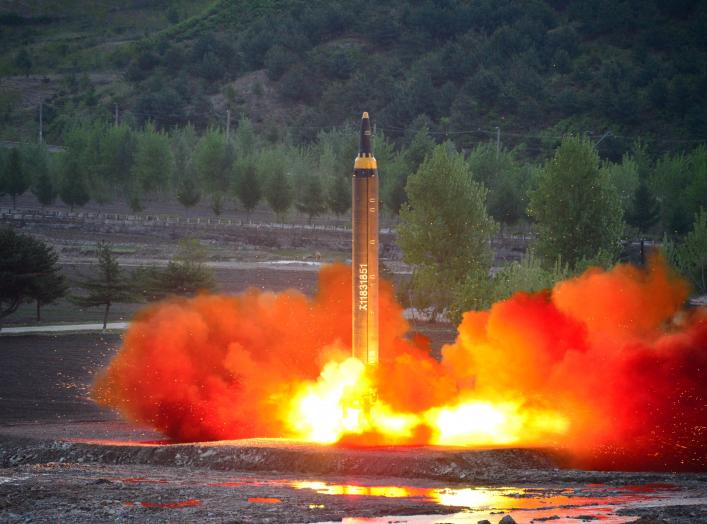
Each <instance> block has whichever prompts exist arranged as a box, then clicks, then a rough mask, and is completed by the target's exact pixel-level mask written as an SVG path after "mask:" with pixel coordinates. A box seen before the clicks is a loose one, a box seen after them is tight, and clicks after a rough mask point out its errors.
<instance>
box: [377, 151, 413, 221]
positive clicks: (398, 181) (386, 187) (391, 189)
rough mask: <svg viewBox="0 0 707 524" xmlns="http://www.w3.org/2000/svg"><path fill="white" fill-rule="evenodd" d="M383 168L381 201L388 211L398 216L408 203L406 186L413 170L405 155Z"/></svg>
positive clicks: (399, 156)
mask: <svg viewBox="0 0 707 524" xmlns="http://www.w3.org/2000/svg"><path fill="white" fill-rule="evenodd" d="M381 166H382V170H381V177H380V179H381V194H382V197H383V198H382V199H381V200H382V202H383V204H385V206H386V207H387V208H388V211H390V212H391V213H393V215H397V214H398V213H400V208H401V207H402V206H403V204H405V202H407V193H405V185H406V184H407V180H408V175H409V174H410V171H411V170H410V167H409V166H408V164H407V162H406V160H405V157H404V156H403V155H396V156H395V157H394V159H393V160H392V162H391V163H390V164H388V165H386V166H383V164H381Z"/></svg>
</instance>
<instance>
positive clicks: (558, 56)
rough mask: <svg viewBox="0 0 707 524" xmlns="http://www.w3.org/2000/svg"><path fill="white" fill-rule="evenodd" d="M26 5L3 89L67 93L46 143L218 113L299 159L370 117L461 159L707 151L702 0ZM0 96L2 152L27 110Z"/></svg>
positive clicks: (215, 117) (206, 119)
mask: <svg viewBox="0 0 707 524" xmlns="http://www.w3.org/2000/svg"><path fill="white" fill-rule="evenodd" d="M33 3H37V4H38V5H39V4H41V2H21V3H20V2H9V4H8V5H11V7H3V8H2V11H0V15H2V16H1V17H0V24H2V33H3V46H2V56H1V58H0V74H2V75H3V76H4V77H9V76H13V75H14V76H15V77H17V76H20V77H21V75H24V74H29V75H30V78H31V75H49V74H51V73H58V74H61V75H64V76H63V77H61V78H64V81H63V82H62V83H60V85H59V86H58V87H55V88H53V89H49V88H47V89H46V90H45V95H46V96H45V103H46V106H47V107H46V110H45V114H44V118H45V122H47V123H48V133H50V136H52V135H53V136H52V139H53V140H54V141H57V142H60V141H61V140H62V135H63V130H64V129H66V128H67V126H69V125H70V124H71V123H72V122H73V121H74V120H75V119H77V118H81V119H85V118H89V119H91V118H103V119H110V118H113V116H114V112H115V110H116V109H118V111H119V112H120V114H121V115H122V117H123V118H127V119H132V120H133V121H135V123H137V124H140V123H142V122H143V121H145V120H154V121H155V122H156V123H157V124H158V125H161V126H164V127H172V126H174V125H179V124H183V123H186V122H188V121H190V122H193V123H195V124H196V125H197V126H199V127H207V126H208V125H210V124H211V125H213V124H219V125H223V123H224V122H225V118H226V117H225V114H226V111H227V110H229V109H230V111H231V112H232V114H234V117H235V115H239V114H245V115H246V116H249V117H250V118H251V119H252V120H253V121H254V122H255V123H256V125H257V126H259V127H260V128H261V129H262V130H263V131H264V132H265V133H267V134H268V135H269V136H270V137H271V138H272V139H273V140H277V139H278V138H283V137H284V136H285V134H287V135H288V136H289V137H290V138H292V139H294V140H295V141H304V140H308V139H311V138H313V137H314V136H315V135H316V133H317V131H318V130H319V129H321V128H326V127H330V126H337V125H340V124H342V123H345V122H350V121H352V120H353V119H355V118H356V116H357V115H358V114H359V113H360V112H361V111H362V110H368V111H369V112H371V113H372V114H373V115H374V116H375V120H376V122H377V125H378V126H379V128H382V129H383V130H384V131H385V132H386V135H387V136H389V137H391V138H393V139H396V140H397V139H405V138H406V137H409V136H411V135H412V134H414V129H416V128H418V127H419V126H420V124H421V122H424V121H426V122H427V124H428V125H429V126H430V128H431V130H432V132H433V133H434V134H435V135H436V136H437V137H439V138H443V137H449V138H452V139H453V140H454V141H455V142H456V143H457V144H458V145H460V146H467V145H472V144H475V143H478V142H480V141H487V140H489V138H492V139H495V138H496V133H497V131H496V129H497V128H498V132H499V133H500V138H501V141H502V143H503V144H504V146H507V147H517V148H520V149H519V150H518V151H519V153H522V154H523V155H524V156H527V157H535V156H547V155H548V154H549V153H550V152H551V151H552V148H553V147H554V146H555V145H556V144H557V142H558V140H559V137H560V136H562V135H563V134H564V133H566V132H568V131H576V132H580V133H588V134H590V135H591V136H593V137H595V138H596V141H599V140H601V142H600V146H599V151H600V153H601V154H602V155H603V156H605V157H609V158H614V159H616V158H618V157H620V155H621V154H622V153H623V152H624V151H625V150H627V149H628V148H629V147H630V146H631V144H632V143H633V142H634V141H635V140H636V139H637V138H641V139H642V140H643V141H644V142H646V143H647V144H649V145H650V146H652V150H653V151H655V152H656V153H658V152H660V151H665V150H680V149H690V148H691V147H692V146H693V145H695V144H697V143H699V142H704V141H706V140H707V59H706V57H707V30H706V28H707V2H700V1H699V0H547V1H543V0H530V1H513V0H473V1H470V0H427V1H423V2H404V1H398V0H375V1H374V0H354V1H346V2H344V1H334V2H332V1H325V0H310V1H307V2H304V1H302V0H283V1H274V0H219V1H216V2H211V3H208V2H167V1H164V0H155V1H137V0H133V1H132V2H108V1H103V2H96V4H100V5H101V6H102V8H103V10H102V11H100V16H101V17H102V18H100V24H99V23H98V22H97V21H96V20H97V19H96V16H97V15H96V14H95V12H94V11H95V10H92V9H82V8H81V6H80V5H78V4H81V3H80V2H79V3H78V4H77V3H76V2H66V4H67V5H71V6H73V7H71V8H67V9H66V10H65V11H66V12H63V11H62V10H54V11H51V10H47V9H44V10H42V9H39V8H37V9H38V11H37V12H32V10H31V9H29V10H28V9H27V7H26V5H27V4H33ZM49 3H51V2H49ZM53 3H55V4H61V2H53ZM14 4H17V5H18V6H20V7H17V6H15V7H17V9H15V10H12V9H13V7H12V6H14ZM74 4H76V5H74ZM21 6H25V7H21ZM118 21H119V22H118ZM131 21H133V22H134V23H135V24H139V27H140V29H139V31H138V32H136V31H135V28H134V27H133V26H131ZM148 22H149V23H148ZM97 24H98V25H97ZM121 24H122V25H121ZM63 29H66V30H63ZM83 73H87V75H83ZM99 73H100V74H104V75H107V76H104V77H101V76H100V75H99ZM3 80H5V79H3ZM101 80H102V81H101ZM14 81H15V82H16V84H14V85H15V86H18V85H19V86H20V87H15V89H16V90H20V91H23V90H22V87H21V85H22V84H21V82H20V80H17V79H15V80H14ZM51 82H52V85H56V84H57V81H56V80H55V79H53V78H52V80H51ZM7 85H8V83H7V82H6V81H3V93H2V99H1V100H0V105H1V106H2V107H0V109H1V110H2V116H3V124H2V134H3V135H4V136H3V137H5V135H7V134H8V129H11V128H12V125H13V122H14V123H16V122H18V121H19V120H20V119H21V118H22V115H21V111H20V109H18V107H19V108H21V107H26V109H28V110H29V109H32V105H31V104H27V103H24V105H23V104H21V103H17V100H16V99H17V98H22V100H23V101H24V102H26V100H25V99H24V98H23V97H25V95H26V93H24V92H20V93H13V92H11V89H10V91H8V88H7ZM13 97H15V98H13ZM32 110H33V109H32ZM33 111H34V110H33ZM25 118H26V116H25ZM26 127H27V126H25V127H24V128H23V129H25V128H26Z"/></svg>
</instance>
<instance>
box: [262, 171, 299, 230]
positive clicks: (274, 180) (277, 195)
mask: <svg viewBox="0 0 707 524" xmlns="http://www.w3.org/2000/svg"><path fill="white" fill-rule="evenodd" d="M265 200H267V202H268V205H269V206H270V209H272V210H273V211H274V212H275V214H276V215H277V218H278V220H279V221H280V222H283V221H284V219H285V213H287V211H288V210H289V209H290V207H291V206H292V200H293V194H292V186H291V184H290V181H289V180H288V177H287V174H286V173H285V170H284V169H282V168H280V169H275V170H274V171H273V172H272V174H271V175H270V178H268V180H267V181H266V183H265Z"/></svg>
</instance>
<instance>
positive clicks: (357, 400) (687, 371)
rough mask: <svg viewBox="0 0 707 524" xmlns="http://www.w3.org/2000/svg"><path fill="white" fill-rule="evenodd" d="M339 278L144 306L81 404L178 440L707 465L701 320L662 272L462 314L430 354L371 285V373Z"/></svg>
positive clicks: (602, 464) (616, 277) (388, 291)
mask: <svg viewBox="0 0 707 524" xmlns="http://www.w3.org/2000/svg"><path fill="white" fill-rule="evenodd" d="M350 289H351V271H350V268H349V267H348V266H343V265H334V266H329V267H326V268H324V269H323V270H322V272H321V274H320V283H319V291H318V293H317V295H316V296H315V297H314V298H313V299H310V298H308V297H306V296H304V295H303V294H301V293H298V292H296V291H288V292H284V293H263V292H259V291H247V292H245V293H244V294H241V295H238V296H220V295H202V296H198V297H195V298H193V299H172V300H168V301H165V302H161V303H158V304H155V305H152V306H149V307H147V308H145V309H144V310H143V311H142V312H140V313H139V314H138V315H137V316H136V318H135V319H134V321H133V322H132V324H131V327H130V329H129V330H128V331H127V333H126V335H125V338H124V343H123V347H122V349H121V350H120V352H119V353H118V354H117V355H116V357H115V358H114V360H113V361H112V362H111V364H110V366H109V367H108V368H107V369H106V370H105V371H104V372H103V373H102V374H101V375H100V376H99V377H98V380H97V382H96V384H95V387H94V391H93V397H94V398H95V399H96V400H97V401H98V402H100V403H101V404H104V405H107V406H111V407H114V408H116V409H118V410H119V411H120V412H121V413H122V414H123V416H125V417H126V418H128V419H130V420H134V421H137V422H141V423H147V424H150V425H152V426H153V427H155V428H156V429H158V430H160V431H161V432H163V433H164V434H166V435H168V436H170V437H171V438H173V439H175V440H178V441H195V440H214V439H235V438H244V437H266V436H269V437H295V438H302V439H307V440H312V441H318V442H332V443H333V442H339V443H344V444H348V445H378V444H423V443H425V444H439V445H461V446H476V447H478V446H520V445H529V446H558V447H562V448H566V449H568V450H569V451H571V453H572V456H573V457H574V464H575V465H577V466H581V467H596V468H630V469H666V470H704V469H707V459H706V458H705V457H707V428H706V427H705V426H707V420H706V418H707V415H706V414H705V401H706V399H707V395H706V394H705V393H706V392H707V376H706V375H707V374H706V373H705V370H706V369H707V309H705V308H702V309H695V310H691V311H687V310H683V309H682V305H683V303H684V302H685V299H686V297H687V292H688V290H687V286H686V284H685V283H684V282H682V281H681V280H679V279H677V278H675V277H674V276H673V275H671V273H670V272H669V270H668V268H667V267H666V266H665V264H664V262H663V261H662V260H660V259H657V258H656V259H654V260H652V262H651V264H650V265H649V267H648V268H647V269H646V270H641V269H637V268H635V267H633V266H630V265H619V266H616V267H615V268H614V269H612V270H611V271H606V272H604V271H601V270H598V269H592V270H589V271H587V272H586V273H585V274H583V275H582V276H580V277H578V278H575V279H570V280H567V281H564V282H561V283H559V284H557V285H556V286H555V288H554V289H552V290H549V291H546V292H542V293H535V294H526V293H518V294H516V295H514V296H513V297H511V298H510V299H508V300H504V301H501V302H499V303H497V304H494V305H493V307H491V309H489V310H488V311H481V312H468V313H466V314H465V316H464V319H463V321H462V323H461V325H460V326H459V328H458V337H457V340H456V341H455V342H454V343H453V344H451V345H448V346H445V347H444V348H443V349H442V359H441V361H438V360H437V359H434V358H432V357H431V356H430V350H429V347H428V344H427V341H426V340H425V339H424V338H423V337H419V336H416V337H411V338H406V333H407V331H408V324H407V322H406V321H405V320H404V318H403V317H402V310H401V307H400V306H399V305H398V304H397V303H396V302H395V300H394V298H393V292H392V288H391V287H390V286H387V285H384V286H382V288H381V298H380V300H381V304H380V310H381V315H380V318H381V348H380V354H381V363H380V365H379V366H378V367H377V368H372V369H365V368H364V366H363V365H361V364H360V363H359V362H358V361H356V360H355V359H351V358H349V356H350V344H351V292H350Z"/></svg>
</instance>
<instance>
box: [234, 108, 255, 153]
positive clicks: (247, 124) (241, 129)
mask: <svg viewBox="0 0 707 524" xmlns="http://www.w3.org/2000/svg"><path fill="white" fill-rule="evenodd" d="M233 141H234V142H235V146H236V155H237V156H239V157H247V156H250V155H253V154H254V153H255V151H256V149H257V147H258V137H257V136H256V134H255V129H254V128H253V123H252V122H251V121H250V119H248V118H247V117H243V118H241V119H240V120H239V121H238V127H237V128H236V132H235V133H234V137H233Z"/></svg>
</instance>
